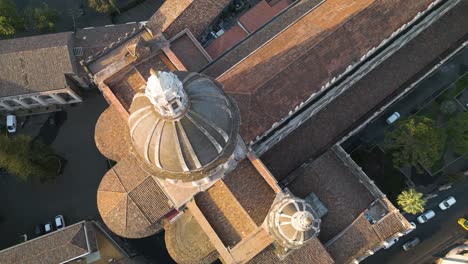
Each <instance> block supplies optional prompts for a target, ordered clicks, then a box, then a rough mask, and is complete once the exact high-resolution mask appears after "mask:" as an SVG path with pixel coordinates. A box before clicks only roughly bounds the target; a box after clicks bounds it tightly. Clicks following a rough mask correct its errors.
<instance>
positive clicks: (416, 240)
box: [403, 237, 421, 251]
mask: <svg viewBox="0 0 468 264" xmlns="http://www.w3.org/2000/svg"><path fill="white" fill-rule="evenodd" d="M419 243H421V240H419V238H417V237H416V238H413V239H411V240H410V241H408V242H406V243H405V244H403V249H404V250H405V251H408V250H410V249H412V248H414V247H415V246H417V245H418V244H419Z"/></svg>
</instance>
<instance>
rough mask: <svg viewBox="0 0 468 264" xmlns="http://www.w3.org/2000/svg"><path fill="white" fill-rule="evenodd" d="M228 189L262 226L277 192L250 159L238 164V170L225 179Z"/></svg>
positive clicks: (256, 222)
mask: <svg viewBox="0 0 468 264" xmlns="http://www.w3.org/2000/svg"><path fill="white" fill-rule="evenodd" d="M223 181H224V183H225V185H226V187H227V188H228V189H229V190H230V191H231V193H232V194H233V195H234V197H235V198H236V199H237V201H239V203H240V204H241V205H242V207H243V208H244V209H245V210H246V211H247V213H248V214H249V215H250V217H251V218H252V220H253V221H254V222H255V224H257V225H258V226H260V225H261V224H262V223H263V220H264V219H265V217H266V215H267V214H268V211H269V210H270V206H271V205H272V204H273V200H274V199H275V192H274V191H273V189H271V187H270V185H268V183H267V182H266V181H265V179H263V177H262V176H261V175H260V174H259V173H258V172H257V170H256V169H255V167H254V166H253V165H252V163H250V161H249V159H244V160H242V161H241V162H239V164H237V167H236V169H234V171H232V172H231V173H229V174H228V175H226V176H225V177H224V178H223Z"/></svg>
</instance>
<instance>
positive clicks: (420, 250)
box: [362, 180, 468, 264]
mask: <svg viewBox="0 0 468 264" xmlns="http://www.w3.org/2000/svg"><path fill="white" fill-rule="evenodd" d="M467 190H468V180H465V181H464V182H463V183H461V184H459V185H457V186H454V187H452V188H450V189H448V190H445V191H439V192H438V193H437V194H438V196H437V197H435V198H432V199H430V200H429V201H428V202H427V204H426V206H425V209H426V210H430V209H432V210H434V212H435V213H436V216H435V217H434V218H432V219H430V220H429V221H428V222H426V223H424V224H419V223H418V222H417V221H416V217H417V215H416V216H413V215H408V214H405V217H406V218H407V219H408V220H409V221H412V222H414V223H416V229H415V230H413V232H411V233H409V234H408V235H406V236H403V237H401V238H400V240H399V241H398V242H397V243H396V244H395V245H393V246H392V247H390V248H389V249H381V250H380V251H378V252H377V253H375V255H373V256H370V257H368V258H367V259H365V260H364V261H363V262H362V263H364V264H384V263H392V264H393V263H399V264H423V263H433V262H434V261H435V260H436V259H437V258H438V257H442V256H444V255H445V253H446V252H447V251H448V250H449V249H450V248H452V247H453V245H454V244H457V243H461V242H462V241H463V240H466V239H468V231H466V230H464V229H463V228H462V227H461V226H459V225H458V223H457V220H458V218H460V217H465V218H467V217H468V192H467ZM449 196H453V197H455V199H456V200H457V203H456V204H454V205H453V206H452V207H450V208H449V209H447V210H445V211H442V210H441V209H440V208H439V207H438V204H439V203H440V202H441V201H443V200H444V199H446V198H447V197H449ZM415 237H418V238H419V239H420V240H421V243H420V244H419V245H417V246H416V247H414V248H413V249H411V250H409V251H404V250H403V248H402V246H403V244H404V243H406V242H407V241H409V240H412V239H413V238H415Z"/></svg>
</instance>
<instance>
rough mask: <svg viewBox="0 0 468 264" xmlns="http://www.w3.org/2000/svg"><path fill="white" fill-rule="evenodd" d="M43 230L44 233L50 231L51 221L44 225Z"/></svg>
mask: <svg viewBox="0 0 468 264" xmlns="http://www.w3.org/2000/svg"><path fill="white" fill-rule="evenodd" d="M44 232H45V233H46V234H47V233H50V232H52V223H51V222H49V223H47V224H45V225H44Z"/></svg>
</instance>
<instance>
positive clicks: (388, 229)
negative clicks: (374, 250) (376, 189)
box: [373, 198, 411, 240]
mask: <svg viewBox="0 0 468 264" xmlns="http://www.w3.org/2000/svg"><path fill="white" fill-rule="evenodd" d="M381 201H382V202H383V203H384V204H385V206H386V207H387V209H388V210H389V211H390V212H389V213H388V214H387V215H386V216H385V217H384V218H382V219H381V220H379V222H377V223H376V224H374V225H373V227H374V230H375V231H376V232H377V234H378V235H379V237H380V238H381V239H382V240H386V239H388V238H389V237H391V236H393V235H395V234H396V233H397V232H402V231H404V230H407V229H409V228H411V225H410V223H409V222H408V220H406V218H404V217H403V216H402V215H401V214H400V212H399V211H398V210H397V209H396V208H395V207H394V206H393V204H392V203H391V202H390V201H389V200H388V199H387V198H381Z"/></svg>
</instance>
